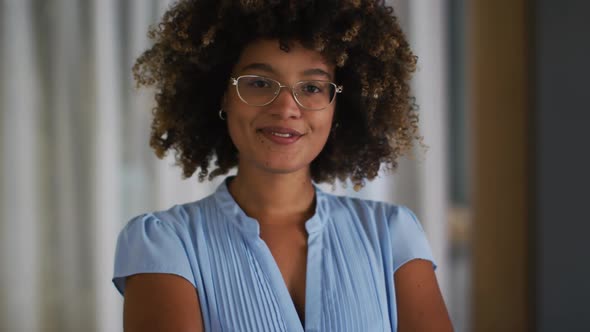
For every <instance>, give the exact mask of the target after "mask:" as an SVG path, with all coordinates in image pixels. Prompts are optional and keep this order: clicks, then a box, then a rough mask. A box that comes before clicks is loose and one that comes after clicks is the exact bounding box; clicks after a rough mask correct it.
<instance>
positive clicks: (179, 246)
mask: <svg viewBox="0 0 590 332" xmlns="http://www.w3.org/2000/svg"><path fill="white" fill-rule="evenodd" d="M185 247H186V246H185V245H184V244H183V242H182V240H181V237H180V236H179V234H178V231H177V229H176V228H175V227H174V225H172V224H171V223H169V222H165V221H162V220H160V219H158V218H157V217H156V216H154V215H153V214H145V215H142V216H138V217H136V218H134V219H132V220H131V221H130V222H129V223H128V224H127V226H126V227H125V228H123V230H122V231H121V233H120V234H119V237H118V239H117V248H116V251H115V271H114V276H113V283H114V284H115V287H116V288H117V290H118V291H119V292H120V293H121V294H124V292H125V278H126V277H128V276H130V275H134V274H138V273H169V274H175V275H179V276H181V277H183V278H185V279H187V280H188V281H190V282H191V283H192V284H193V286H195V281H194V276H193V273H192V269H191V265H190V262H189V259H188V255H187V252H186V249H185Z"/></svg>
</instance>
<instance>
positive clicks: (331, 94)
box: [230, 75, 342, 111]
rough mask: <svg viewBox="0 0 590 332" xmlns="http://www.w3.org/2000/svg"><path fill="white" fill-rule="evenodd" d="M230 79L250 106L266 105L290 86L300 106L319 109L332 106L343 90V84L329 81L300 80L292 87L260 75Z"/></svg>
mask: <svg viewBox="0 0 590 332" xmlns="http://www.w3.org/2000/svg"><path fill="white" fill-rule="evenodd" d="M230 80H231V84H232V85H235V86H236V91H237V92H238V97H240V99H241V100H242V101H243V102H244V103H246V104H248V105H250V106H266V105H268V104H270V103H272V102H273V101H274V100H275V99H277V97H278V95H279V93H280V92H281V89H282V88H288V89H290V90H291V94H292V95H293V99H295V102H297V104H298V105H299V106H301V107H303V108H305V109H308V110H316V111H319V110H323V109H324V108H326V107H328V106H330V104H332V102H334V99H336V94H337V93H341V92H342V86H341V85H336V84H335V83H332V82H328V81H317V80H310V81H300V82H297V83H295V85H293V86H292V87H290V86H287V85H283V84H281V83H280V82H278V81H275V80H273V79H271V78H267V77H264V76H258V75H242V76H239V77H238V78H233V77H231V78H230Z"/></svg>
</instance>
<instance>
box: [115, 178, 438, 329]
mask: <svg viewBox="0 0 590 332" xmlns="http://www.w3.org/2000/svg"><path fill="white" fill-rule="evenodd" d="M226 182H227V181H226ZM226 182H224V183H222V184H221V185H220V186H219V187H218V188H217V190H216V191H215V193H213V194H212V195H210V196H208V197H206V198H204V199H202V200H200V201H197V202H192V203H187V204H183V205H177V206H174V207H172V208H171V209H169V210H166V211H159V212H153V213H147V214H143V215H140V216H138V217H136V218H134V219H132V220H131V221H130V222H129V223H128V224H127V225H126V226H125V228H124V229H123V230H122V231H121V233H120V234H119V238H118V241H117V249H116V256H115V271H114V278H113V282H114V284H115V286H116V287H117V289H118V290H119V292H120V293H121V294H124V292H125V277H127V276H130V275H133V274H137V273H171V274H175V275H179V276H181V277H183V278H185V279H186V280H188V281H189V282H191V283H192V284H193V285H194V287H195V290H196V293H197V295H198V297H199V301H200V304H201V312H202V316H203V322H204V325H205V331H273V332H275V331H289V332H301V331H310V332H311V331H338V332H347V331H355V332H358V331H396V330H397V310H396V301H395V285H394V278H393V274H394V272H395V271H396V270H397V269H398V268H399V267H400V266H401V265H403V264H404V263H406V262H408V261H410V260H413V259H417V258H419V259H426V260H430V261H432V262H433V266H435V265H434V260H433V258H432V254H431V250H430V248H429V245H428V242H427V240H426V237H425V235H424V231H423V230H422V227H421V226H420V223H419V222H418V220H417V219H416V217H415V215H414V214H413V213H412V212H411V211H410V210H409V209H407V208H405V207H401V206H395V205H390V204H386V203H381V202H374V201H367V200H361V199H355V198H350V197H340V196H334V195H331V194H328V193H324V192H323V191H321V190H320V189H319V188H317V187H316V211H315V214H314V215H313V217H312V218H311V219H309V220H308V221H307V222H306V223H305V228H306V230H307V233H308V253H307V271H306V278H307V279H306V293H305V320H304V321H305V326H303V325H302V323H301V321H300V320H299V317H298V315H297V311H296V309H295V305H294V304H293V301H292V299H291V297H290V295H289V292H288V289H287V287H286V285H285V283H284V280H283V278H282V275H281V273H280V270H279V268H278V266H277V264H276V262H275V260H274V258H273V256H272V254H271V252H270V250H269V249H268V247H267V246H266V244H265V242H264V241H263V240H262V239H261V238H260V230H259V224H258V222H257V221H256V220H254V219H252V218H250V217H248V216H247V215H246V214H245V213H244V212H243V210H242V209H241V208H240V207H239V206H238V205H237V203H236V202H235V200H234V199H233V197H232V196H231V195H230V193H229V191H228V189H227V185H226ZM302 268H303V267H302Z"/></svg>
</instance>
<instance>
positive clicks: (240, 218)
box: [213, 176, 326, 237]
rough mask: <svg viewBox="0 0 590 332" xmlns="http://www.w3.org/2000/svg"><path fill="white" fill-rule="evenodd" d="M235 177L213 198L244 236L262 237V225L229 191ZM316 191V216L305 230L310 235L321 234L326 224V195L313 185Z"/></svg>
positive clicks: (226, 180) (228, 179) (218, 189)
mask: <svg viewBox="0 0 590 332" xmlns="http://www.w3.org/2000/svg"><path fill="white" fill-rule="evenodd" d="M232 178H234V176H228V177H227V178H226V179H225V180H224V181H223V182H222V183H221V184H220V185H219V186H218V187H217V189H216V190H215V192H214V193H213V197H214V198H215V201H216V202H217V204H218V205H219V207H220V208H221V211H222V213H223V214H224V215H225V216H226V217H228V219H229V220H230V221H231V222H232V223H233V224H234V225H235V226H236V227H237V228H238V229H239V230H240V231H241V232H242V233H243V234H244V235H247V236H254V237H259V236H260V224H259V223H258V221H257V220H256V219H254V218H251V217H249V216H248V215H246V213H245V212H244V210H242V208H241V207H240V206H239V205H238V203H237V202H236V201H235V199H234V197H233V196H232V195H231V193H230V192H229V189H228V182H229V181H230V180H231V179H232ZM313 187H314V190H315V200H316V204H315V211H314V214H313V215H312V216H311V218H309V219H308V220H307V221H306V222H305V229H306V231H307V233H308V234H312V233H316V232H320V231H321V230H322V229H323V226H324V224H325V220H326V218H325V215H326V214H325V212H324V210H325V204H324V203H325V199H326V197H325V195H326V194H325V193H324V192H323V191H322V190H321V189H320V188H318V186H317V185H316V184H315V183H314V184H313Z"/></svg>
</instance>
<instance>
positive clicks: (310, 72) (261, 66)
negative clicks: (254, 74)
mask: <svg viewBox="0 0 590 332" xmlns="http://www.w3.org/2000/svg"><path fill="white" fill-rule="evenodd" d="M253 69H254V70H260V71H264V72H267V73H270V74H277V72H276V70H274V69H273V68H272V66H271V65H269V64H267V63H260V62H254V63H251V64H249V65H246V66H244V67H243V68H242V71H245V70H253ZM301 74H302V75H303V76H314V75H319V76H324V77H326V78H327V79H328V80H330V81H331V80H332V75H330V73H328V72H327V71H325V70H323V69H320V68H311V69H306V70H304V71H303V72H301Z"/></svg>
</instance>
